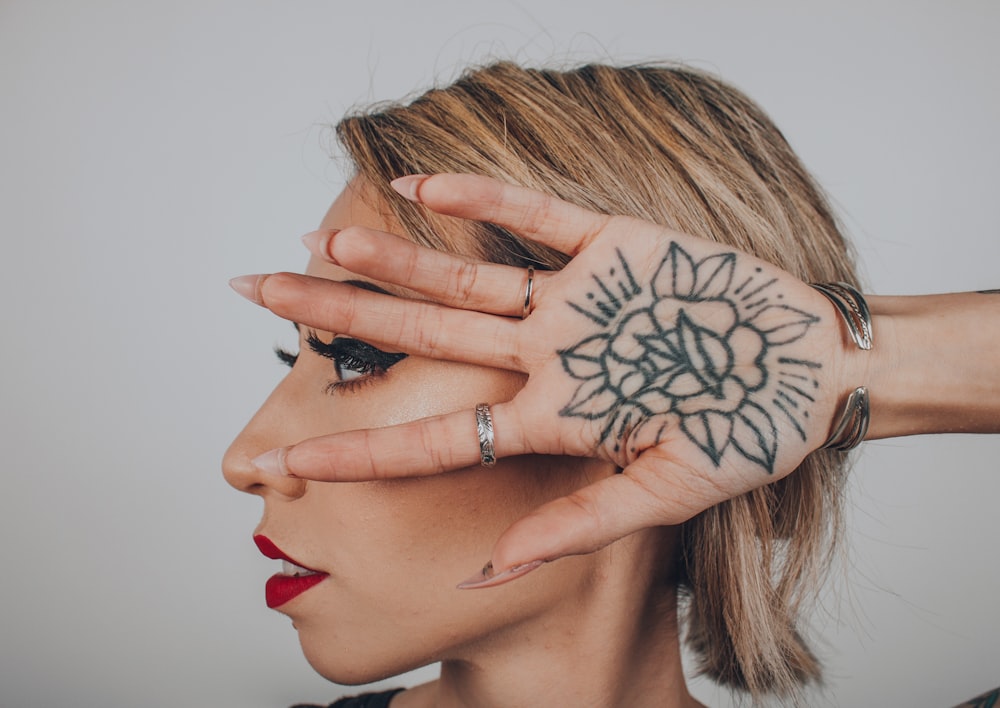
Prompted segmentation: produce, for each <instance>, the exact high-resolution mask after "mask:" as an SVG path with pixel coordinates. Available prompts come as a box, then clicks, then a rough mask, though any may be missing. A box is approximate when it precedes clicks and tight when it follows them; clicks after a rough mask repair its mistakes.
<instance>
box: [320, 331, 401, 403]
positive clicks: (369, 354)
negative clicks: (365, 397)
mask: <svg viewBox="0 0 1000 708" xmlns="http://www.w3.org/2000/svg"><path fill="white" fill-rule="evenodd" d="M306 343H307V344H308V345H309V348H310V349H312V350H313V351H314V352H316V353H317V354H319V355H320V356H322V357H326V358H327V359H330V360H331V361H332V362H333V367H334V371H335V372H336V375H337V380H336V381H333V382H331V383H330V385H329V387H328V390H330V391H331V392H332V391H335V390H337V389H339V388H341V387H343V386H346V385H352V384H353V385H356V384H358V383H360V382H361V381H364V380H366V379H370V378H373V377H377V376H380V375H382V374H384V373H385V372H386V371H388V370H389V369H390V368H391V367H393V366H394V365H395V364H397V363H399V362H400V361H402V360H403V359H405V358H406V354H402V353H397V352H385V351H382V350H381V349H379V348H377V347H373V346H372V345H371V344H368V343H367V342H362V341H361V340H360V339H352V338H351V337H334V339H333V341H332V342H329V343H327V342H324V341H323V340H321V339H320V338H319V337H317V336H316V333H315V332H309V334H308V336H307V337H306Z"/></svg>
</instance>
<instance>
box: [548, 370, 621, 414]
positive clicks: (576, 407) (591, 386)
mask: <svg viewBox="0 0 1000 708" xmlns="http://www.w3.org/2000/svg"><path fill="white" fill-rule="evenodd" d="M620 401H621V398H620V396H619V394H618V392H617V391H615V390H614V389H613V388H611V387H610V386H608V385H607V383H606V381H605V380H604V379H603V378H596V377H595V378H592V379H588V380H586V381H584V382H583V383H581V384H580V385H579V386H578V387H577V389H576V392H575V393H574V394H573V399H572V400H571V401H570V402H569V403H567V404H566V407H565V408H563V409H562V410H561V411H559V414H560V415H566V416H578V417H580V418H587V419H589V420H593V419H595V418H601V417H603V416H605V415H607V414H608V413H609V412H611V411H612V410H613V409H614V408H615V407H616V406H617V405H619V403H620Z"/></svg>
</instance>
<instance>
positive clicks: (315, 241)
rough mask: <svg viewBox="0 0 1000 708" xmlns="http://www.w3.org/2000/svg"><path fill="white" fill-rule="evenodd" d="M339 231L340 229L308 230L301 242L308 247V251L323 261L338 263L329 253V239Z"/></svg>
mask: <svg viewBox="0 0 1000 708" xmlns="http://www.w3.org/2000/svg"><path fill="white" fill-rule="evenodd" d="M339 232H340V229H325V230H323V231H310V232H309V233H307V234H306V235H305V236H303V237H302V243H304V244H305V246H306V248H308V249H309V252H310V253H311V254H313V255H314V256H316V257H317V258H322V259H323V260H324V261H327V262H329V263H333V264H334V265H339V264H338V263H337V261H336V259H334V257H333V256H332V255H330V241H332V240H333V237H334V236H336V235H337V234H338V233H339Z"/></svg>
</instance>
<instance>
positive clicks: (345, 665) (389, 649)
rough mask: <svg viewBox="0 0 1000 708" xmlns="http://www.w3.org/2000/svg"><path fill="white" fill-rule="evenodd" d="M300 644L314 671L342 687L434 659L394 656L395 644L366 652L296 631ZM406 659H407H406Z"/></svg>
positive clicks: (409, 669) (367, 681)
mask: <svg viewBox="0 0 1000 708" xmlns="http://www.w3.org/2000/svg"><path fill="white" fill-rule="evenodd" d="M299 644H300V645H301V647H302V653H303V654H304V655H305V657H306V661H308V662H309V665H310V666H311V667H312V668H313V670H314V671H315V672H316V673H318V674H319V675H320V676H322V677H323V678H325V679H327V680H328V681H333V682H334V683H338V684H341V685H344V686H358V685H361V684H366V683H374V682H375V681H381V680H383V679H387V678H391V677H393V676H398V675H400V674H404V673H406V672H407V671H412V670H413V669H419V668H420V667H422V666H427V665H428V664H431V663H433V662H434V661H435V660H434V659H430V658H428V659H425V660H419V659H415V658H414V657H407V658H404V657H401V656H398V655H394V650H396V649H397V646H398V645H397V644H396V643H392V645H391V646H385V647H383V649H384V652H374V651H369V650H370V649H371V647H368V646H351V647H348V646H344V645H343V644H342V643H340V642H323V641H321V640H319V641H317V640H313V639H309V638H307V637H304V636H303V634H302V632H299ZM407 659H409V660H407Z"/></svg>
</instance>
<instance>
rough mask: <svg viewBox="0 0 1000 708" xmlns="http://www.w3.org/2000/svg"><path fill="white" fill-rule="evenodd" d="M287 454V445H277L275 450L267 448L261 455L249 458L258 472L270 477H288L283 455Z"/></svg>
mask: <svg viewBox="0 0 1000 708" xmlns="http://www.w3.org/2000/svg"><path fill="white" fill-rule="evenodd" d="M287 454H288V448H287V447H279V448H278V449H277V450H268V451H267V452H265V453H264V454H263V455H257V457H255V458H253V459H252V460H250V464H251V465H253V466H254V469H256V470H257V471H258V472H261V473H263V474H266V475H268V476H270V477H288V476H289V474H288V468H287V467H286V466H285V455H287Z"/></svg>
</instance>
